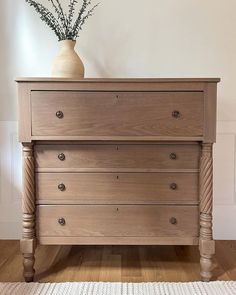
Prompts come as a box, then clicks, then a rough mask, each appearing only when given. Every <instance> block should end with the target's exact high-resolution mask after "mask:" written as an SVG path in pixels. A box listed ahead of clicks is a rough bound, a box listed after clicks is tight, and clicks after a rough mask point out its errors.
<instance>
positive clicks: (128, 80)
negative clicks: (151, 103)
mask: <svg viewBox="0 0 236 295" xmlns="http://www.w3.org/2000/svg"><path fill="white" fill-rule="evenodd" d="M220 80H221V79H220V78H85V79H81V80H75V79H66V78H49V77H19V78H16V79H15V81H16V82H63V83H66V82H68V83H71V82H74V83H86V82H89V83H92V82H94V83H97V82H106V83H109V82H110V83H116V82H117V83H118V82H122V83H170V82H171V83H175V82H190V83H193V82H207V83H211V82H212V83H218V82H220Z"/></svg>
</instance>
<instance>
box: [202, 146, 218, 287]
mask: <svg viewBox="0 0 236 295" xmlns="http://www.w3.org/2000/svg"><path fill="white" fill-rule="evenodd" d="M212 183H213V160H212V144H211V143H203V144H202V156H201V163H200V241H199V250H200V256H201V258H200V266H201V277H202V280H203V281H205V282H208V281H210V279H211V277H212V268H213V265H212V257H213V254H214V253H215V242H214V241H213V236H212V203H213V202H212V201H213V186H212Z"/></svg>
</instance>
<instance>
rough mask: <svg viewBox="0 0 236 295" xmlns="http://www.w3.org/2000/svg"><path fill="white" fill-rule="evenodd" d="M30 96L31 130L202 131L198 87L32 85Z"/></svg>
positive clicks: (71, 133)
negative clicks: (34, 88) (148, 88)
mask: <svg viewBox="0 0 236 295" xmlns="http://www.w3.org/2000/svg"><path fill="white" fill-rule="evenodd" d="M31 102H32V135H33V136H37V135H41V136H43V135H52V136H60V135H61V134H63V135H64V136H66V135H68V136H114V137H115V136H163V135H164V136H175V137H178V136H186V137H187V136H201V135H203V122H204V121H203V93H202V92H117V93H114V92H63V91H33V92H32V94H31ZM57 111H61V112H62V113H63V118H58V117H57V116H56V112H57ZM173 111H179V112H180V116H179V118H174V117H173V116H172V113H173Z"/></svg>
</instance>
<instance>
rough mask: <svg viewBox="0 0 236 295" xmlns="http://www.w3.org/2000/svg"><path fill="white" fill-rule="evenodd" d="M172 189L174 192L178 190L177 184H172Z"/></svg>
mask: <svg viewBox="0 0 236 295" xmlns="http://www.w3.org/2000/svg"><path fill="white" fill-rule="evenodd" d="M170 188H171V189H172V190H176V189H177V184H176V183H174V182H173V183H171V184H170Z"/></svg>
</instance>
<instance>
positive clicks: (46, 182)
mask: <svg viewBox="0 0 236 295" xmlns="http://www.w3.org/2000/svg"><path fill="white" fill-rule="evenodd" d="M60 184H61V185H62V187H61V190H60V188H58V185H60ZM63 185H64V186H63ZM171 185H172V187H171ZM36 192H37V201H39V202H40V203H41V204H42V203H43V202H44V203H45V204H50V202H54V203H55V202H59V201H61V202H60V203H62V204H63V203H64V204H66V203H67V202H70V203H73V202H74V203H77V204H79V203H80V204H99V203H100V204H112V203H113V204H145V203H146V204H150V203H153V204H155V203H159V202H162V203H165V202H167V203H172V204H173V203H176V202H177V203H178V202H179V203H181V202H182V203H186V202H188V203H189V202H191V201H192V202H195V203H198V173H179V174H178V173H37V174H36Z"/></svg>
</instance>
